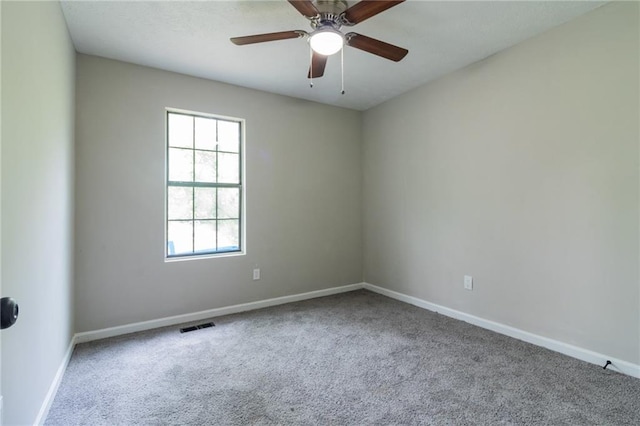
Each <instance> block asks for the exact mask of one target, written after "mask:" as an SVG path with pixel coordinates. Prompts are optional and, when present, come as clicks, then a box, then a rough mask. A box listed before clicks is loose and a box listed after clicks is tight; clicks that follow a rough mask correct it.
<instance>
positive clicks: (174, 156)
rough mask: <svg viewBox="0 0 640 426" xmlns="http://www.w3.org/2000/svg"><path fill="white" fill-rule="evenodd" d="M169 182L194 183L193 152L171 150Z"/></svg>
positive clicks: (188, 150)
mask: <svg viewBox="0 0 640 426" xmlns="http://www.w3.org/2000/svg"><path fill="white" fill-rule="evenodd" d="M169 180H173V181H182V182H192V181H193V151H192V150H190V149H180V148H169Z"/></svg>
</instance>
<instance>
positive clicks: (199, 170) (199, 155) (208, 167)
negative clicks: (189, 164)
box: [195, 151, 216, 182]
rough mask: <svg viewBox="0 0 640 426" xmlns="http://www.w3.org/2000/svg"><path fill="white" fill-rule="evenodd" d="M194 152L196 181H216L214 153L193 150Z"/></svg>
mask: <svg viewBox="0 0 640 426" xmlns="http://www.w3.org/2000/svg"><path fill="white" fill-rule="evenodd" d="M195 154H196V182H215V181H216V153H215V152H208V151H195Z"/></svg>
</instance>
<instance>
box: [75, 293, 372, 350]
mask: <svg viewBox="0 0 640 426" xmlns="http://www.w3.org/2000/svg"><path fill="white" fill-rule="evenodd" d="M361 288H363V283H359V284H350V285H345V286H341V287H332V288H327V289H324V290H316V291H310V292H308V293H300V294H294V295H291V296H282V297H276V298H273V299H266V300H259V301H257V302H250V303H242V304H240V305H233V306H226V307H223V308H215V309H208V310H206V311H200V312H194V313H191V314H183V315H176V316H172V317H165V318H160V319H156V320H150V321H143V322H137V323H133V324H127V325H121V326H118V327H110V328H103V329H101V330H95V331H86V332H82V333H76V335H75V342H76V343H84V342H90V341H92V340H98V339H105V338H107V337H114V336H120V335H123V334H129V333H136V332H138V331H145V330H151V329H154V328H160V327H167V326H171V325H176V324H182V323H185V322H192V321H200V320H203V319H208V318H215V317H219V316H222V315H230V314H237V313H239V312H246V311H252V310H254V309H261V308H266V307H269V306H276V305H283V304H285V303H291V302H298V301H300V300H307V299H315V298H316V297H324V296H330V295H332V294H338V293H345V292H348V291H353V290H359V289H361Z"/></svg>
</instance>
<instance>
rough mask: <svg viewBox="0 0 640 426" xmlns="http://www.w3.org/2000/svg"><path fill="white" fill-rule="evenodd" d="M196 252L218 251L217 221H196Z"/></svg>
mask: <svg viewBox="0 0 640 426" xmlns="http://www.w3.org/2000/svg"><path fill="white" fill-rule="evenodd" d="M195 229H196V238H195V251H196V252H198V251H215V249H216V221H215V220H206V221H204V220H197V221H196V228H195Z"/></svg>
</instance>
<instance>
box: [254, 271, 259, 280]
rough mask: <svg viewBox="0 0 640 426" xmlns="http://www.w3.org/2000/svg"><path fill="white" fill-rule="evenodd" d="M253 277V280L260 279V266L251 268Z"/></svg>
mask: <svg viewBox="0 0 640 426" xmlns="http://www.w3.org/2000/svg"><path fill="white" fill-rule="evenodd" d="M253 279H254V280H259V279H260V268H256V269H254V270H253Z"/></svg>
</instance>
